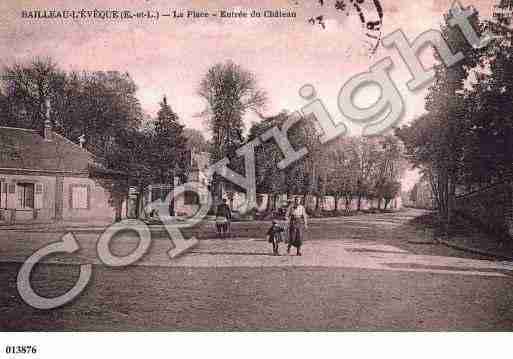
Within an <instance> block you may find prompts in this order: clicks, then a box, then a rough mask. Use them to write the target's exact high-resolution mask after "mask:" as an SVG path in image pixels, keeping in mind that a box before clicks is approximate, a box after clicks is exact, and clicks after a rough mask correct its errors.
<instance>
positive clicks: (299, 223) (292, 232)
mask: <svg viewBox="0 0 513 359" xmlns="http://www.w3.org/2000/svg"><path fill="white" fill-rule="evenodd" d="M287 222H288V224H289V244H288V246H287V253H290V248H291V247H292V246H294V247H296V250H297V255H298V256H300V255H301V246H302V245H303V237H304V231H305V229H308V216H307V214H306V209H305V207H303V205H301V204H300V203H299V198H298V197H296V198H295V199H294V204H293V205H292V206H291V207H290V208H289V210H288V213H287Z"/></svg>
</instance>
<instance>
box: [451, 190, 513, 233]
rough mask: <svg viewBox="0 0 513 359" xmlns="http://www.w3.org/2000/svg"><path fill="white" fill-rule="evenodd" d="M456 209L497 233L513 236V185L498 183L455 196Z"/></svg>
mask: <svg viewBox="0 0 513 359" xmlns="http://www.w3.org/2000/svg"><path fill="white" fill-rule="evenodd" d="M456 211H457V212H458V213H460V214H461V215H463V216H465V217H466V218H469V219H472V220H474V221H476V222H477V223H479V224H480V225H482V226H484V227H485V228H486V229H488V230H489V231H490V232H492V233H495V234H498V235H501V236H502V235H509V237H511V238H513V185H512V184H511V183H509V184H499V185H494V186H490V187H487V188H483V189H480V190H478V191H474V192H471V193H468V194H466V195H463V196H459V197H456Z"/></svg>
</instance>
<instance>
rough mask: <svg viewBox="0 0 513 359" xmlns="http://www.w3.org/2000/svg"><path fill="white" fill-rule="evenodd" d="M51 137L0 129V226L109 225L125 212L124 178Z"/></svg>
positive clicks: (67, 142) (79, 148)
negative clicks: (81, 223) (85, 223)
mask: <svg viewBox="0 0 513 359" xmlns="http://www.w3.org/2000/svg"><path fill="white" fill-rule="evenodd" d="M83 144H84V140H83V138H82V140H81V144H80V145H77V144H75V143H73V142H71V141H70V140H68V139H66V138H64V137H62V136H61V135H59V134H57V133H55V132H54V131H53V130H52V128H51V125H50V122H49V121H47V122H46V123H45V129H44V133H43V134H40V133H38V132H37V131H34V130H28V129H20V128H10V127H0V223H4V224H5V223H10V224H12V223H30V222H52V221H95V222H100V221H101V222H113V221H114V220H119V219H121V218H122V217H124V213H123V212H126V194H125V193H123V192H124V190H123V188H126V185H125V184H126V175H125V174H123V173H121V172H115V171H111V170H108V169H107V168H105V167H104V166H102V164H101V163H100V161H99V160H98V158H96V157H95V156H94V155H93V154H91V153H90V152H88V151H87V150H86V149H85V148H83Z"/></svg>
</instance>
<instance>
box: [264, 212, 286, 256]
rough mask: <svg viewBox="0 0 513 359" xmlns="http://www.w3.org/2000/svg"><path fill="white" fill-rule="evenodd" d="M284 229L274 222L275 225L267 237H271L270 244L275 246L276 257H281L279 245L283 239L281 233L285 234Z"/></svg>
mask: <svg viewBox="0 0 513 359" xmlns="http://www.w3.org/2000/svg"><path fill="white" fill-rule="evenodd" d="M283 231H284V229H283V228H282V227H280V226H278V224H277V221H276V220H273V224H272V226H271V228H269V230H268V231H267V235H268V236H269V243H272V245H273V254H274V255H275V256H279V255H280V252H279V245H280V242H282V238H281V232H283Z"/></svg>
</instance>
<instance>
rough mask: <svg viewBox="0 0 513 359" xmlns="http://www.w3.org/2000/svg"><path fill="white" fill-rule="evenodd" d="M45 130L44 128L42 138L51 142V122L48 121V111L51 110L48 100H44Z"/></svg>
mask: <svg viewBox="0 0 513 359" xmlns="http://www.w3.org/2000/svg"><path fill="white" fill-rule="evenodd" d="M45 109H46V111H45V128H44V132H43V137H44V138H45V140H46V141H51V140H52V121H51V120H50V110H51V105H50V100H49V99H46V101H45Z"/></svg>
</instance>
